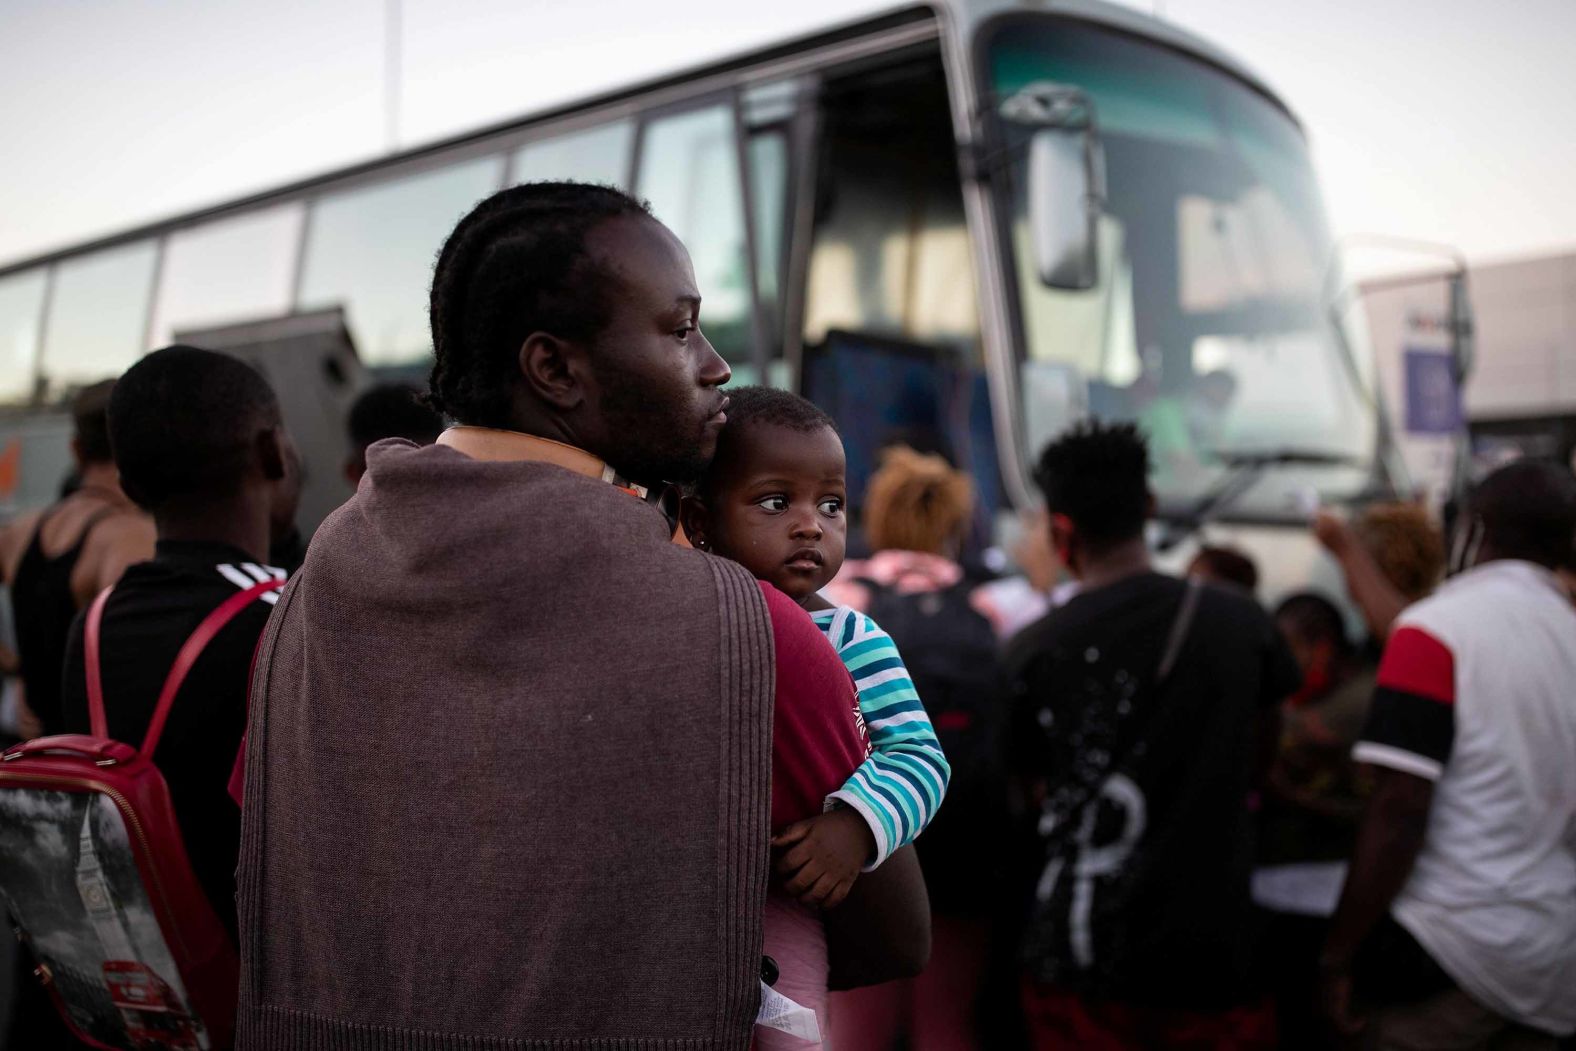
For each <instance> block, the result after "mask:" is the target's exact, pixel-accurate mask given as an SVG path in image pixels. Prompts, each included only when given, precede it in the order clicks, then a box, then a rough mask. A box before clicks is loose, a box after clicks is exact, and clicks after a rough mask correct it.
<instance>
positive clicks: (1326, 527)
mask: <svg viewBox="0 0 1576 1051" xmlns="http://www.w3.org/2000/svg"><path fill="white" fill-rule="evenodd" d="M1313 535H1314V538H1315V539H1317V540H1318V541H1319V543H1320V544H1322V545H1323V546H1324V549H1325V550H1326V551H1328V552H1329V553H1330V554H1332V555H1334V556H1335V557H1336V558H1340V557H1341V556H1342V555H1344V554H1345V553H1346V552H1347V550H1348V549H1350V548H1351V546H1352V543H1353V542H1354V541H1355V540H1356V537H1354V536H1353V534H1352V527H1351V526H1349V525H1347V524H1346V521H1345V519H1343V518H1341V517H1340V516H1339V515H1336V514H1333V513H1331V512H1329V511H1320V512H1319V513H1318V514H1316V515H1314V518H1313Z"/></svg>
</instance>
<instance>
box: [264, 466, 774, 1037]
mask: <svg viewBox="0 0 1576 1051" xmlns="http://www.w3.org/2000/svg"><path fill="white" fill-rule="evenodd" d="M773 681H774V680H773V653H772V633H771V628H770V624H769V622H768V618H767V613H766V609H765V605H764V603H763V602H762V599H761V596H760V592H759V590H758V588H757V586H756V584H755V582H754V581H753V580H752V579H751V578H750V577H749V575H748V574H747V573H745V572H744V571H743V570H742V569H740V568H739V567H737V566H735V565H734V564H733V563H730V562H726V561H724V560H722V559H716V558H708V557H706V556H704V555H701V554H699V553H697V552H694V551H690V550H687V549H684V548H679V547H675V546H673V545H672V544H670V543H669V542H668V536H667V530H666V527H665V523H664V521H663V519H662V517H661V515H660V514H658V513H657V511H655V510H654V509H653V508H651V507H649V506H647V505H646V504H644V503H642V502H641V501H639V500H637V499H635V498H633V497H631V496H629V495H628V494H626V493H624V492H621V491H619V490H617V489H615V488H614V487H613V486H610V485H607V484H606V483H603V482H600V481H595V480H591V479H587V478H584V477H582V476H580V475H577V474H574V473H572V472H570V471H567V470H564V469H563V468H560V467H554V466H551V465H547V464H537V463H489V462H480V461H475V460H471V459H468V458H466V457H465V456H463V455H461V454H460V453H458V452H456V451H454V450H452V449H448V448H444V447H441V446H431V447H427V448H422V449H418V448H416V447H414V446H411V445H409V444H408V443H398V442H385V443H380V444H379V445H376V446H374V447H373V448H372V450H371V451H370V453H369V456H368V478H367V479H366V480H365V481H363V483H362V486H361V489H360V491H359V492H358V494H357V495H356V496H355V498H354V499H352V500H351V501H350V502H349V503H348V504H346V505H345V506H344V507H342V508H340V509H339V510H338V511H337V512H335V513H334V514H333V515H331V516H330V517H329V519H328V520H327V521H326V522H324V523H323V526H322V528H321V529H319V531H318V533H317V535H316V537H314V538H313V541H312V544H311V547H310V549H309V551H308V554H307V559H306V564H305V566H304V568H303V569H302V570H301V572H300V574H299V575H298V576H297V577H296V578H295V580H294V581H293V582H292V583H291V585H290V586H289V587H288V588H287V589H286V590H285V592H284V594H283V596H282V598H281V599H280V602H279V605H278V607H277V608H276V610H275V613H274V615H273V618H272V620H271V621H270V623H269V627H268V630H267V632H266V633H265V635H264V637H263V641H262V648H261V650H260V651H259V655H258V660H257V667H256V672H255V675H254V679H253V684H252V708H251V712H252V714H251V725H250V734H249V745H248V753H247V762H248V766H247V773H246V806H245V812H244V821H243V829H242V847H241V864H240V874H239V877H240V878H239V888H240V890H239V915H240V928H241V951H242V956H243V963H242V979H241V995H240V1017H239V1019H238V1021H237V1031H238V1043H239V1047H240V1048H242V1049H244V1051H264V1049H267V1051H276V1049H278V1051H290V1049H297V1048H299V1049H314V1051H315V1049H330V1048H332V1049H335V1051H341V1049H362V1048H366V1049H385V1048H387V1049H395V1048H398V1049H400V1051H427V1049H433V1051H439V1049H442V1051H451V1049H452V1051H459V1049H461V1048H463V1049H466V1051H493V1049H505V1048H508V1049H520V1051H525V1049H533V1051H534V1049H544V1051H545V1049H552V1048H576V1049H586V1051H590V1049H624V1048H628V1049H651V1051H656V1049H664V1051H681V1049H682V1051H702V1049H714V1048H715V1049H728V1051H743V1049H744V1048H746V1047H747V1046H748V1044H749V1040H750V1031H751V1023H752V1020H753V1018H754V1015H755V1011H756V1007H757V1001H758V998H759V996H758V994H759V984H758V981H757V975H758V974H759V966H760V950H761V908H762V901H763V896H764V891H765V886H766V875H767V874H766V864H767V858H768V847H767V835H768V828H767V826H768V808H769V800H770V783H769V780H770V750H771V708H772V691H773Z"/></svg>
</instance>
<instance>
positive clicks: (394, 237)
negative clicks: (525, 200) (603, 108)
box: [296, 157, 503, 366]
mask: <svg viewBox="0 0 1576 1051" xmlns="http://www.w3.org/2000/svg"><path fill="white" fill-rule="evenodd" d="M502 181H503V158H502V157H481V158H478V159H476V160H470V161H462V162H461V163H459V164H454V165H451V166H449V167H446V168H439V169H437V170H436V171H425V172H421V173H420V174H417V175H408V176H405V177H404V178H398V179H392V180H385V181H383V182H378V183H374V184H371V185H367V186H358V187H356V188H354V189H351V190H346V191H343V192H341V193H337V194H332V195H329V196H325V197H321V198H319V199H318V200H317V201H315V202H313V205H312V214H311V218H310V219H309V221H308V223H307V244H306V256H305V261H304V263H303V269H302V272H301V275H300V292H299V295H298V296H297V297H296V309H297V310H298V311H308V310H318V309H323V308H326V307H332V306H342V307H344V308H345V319H346V322H347V324H348V325H349V327H350V333H351V336H352V337H353V338H354V340H355V344H356V352H357V354H358V355H359V356H360V358H361V360H362V361H363V362H365V363H366V364H368V365H390V366H393V365H418V364H421V363H424V362H425V361H426V360H427V358H428V356H429V355H430V354H431V353H432V336H431V332H430V330H429V328H428V325H427V300H428V292H429V290H430V287H431V284H432V266H433V261H434V260H435V259H437V258H438V249H440V248H441V247H443V239H444V238H445V237H447V236H448V235H449V232H450V231H451V230H453V229H454V224H455V223H457V222H459V220H460V218H461V216H463V215H464V214H465V213H466V212H467V211H469V210H470V208H471V206H472V205H474V204H475V203H476V202H477V201H479V200H481V199H482V198H483V197H486V196H487V195H488V194H490V193H492V192H493V191H494V190H496V189H498V187H499V185H500V183H502Z"/></svg>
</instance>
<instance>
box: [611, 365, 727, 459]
mask: <svg viewBox="0 0 1576 1051" xmlns="http://www.w3.org/2000/svg"><path fill="white" fill-rule="evenodd" d="M597 382H598V383H599V385H600V386H601V388H602V417H603V420H604V421H605V423H606V426H607V432H608V435H609V436H610V439H611V443H612V447H611V448H609V449H608V450H607V451H606V453H605V454H604V458H605V459H606V460H607V462H608V463H610V464H612V465H613V468H614V469H615V470H617V471H618V473H619V474H622V475H624V476H625V477H626V478H629V479H631V480H633V481H636V482H640V483H642V484H645V485H653V484H656V483H658V482H673V483H676V484H681V485H682V484H685V483H688V482H693V481H695V480H696V479H697V478H699V477H700V476H701V474H702V473H703V472H704V471H705V470H706V468H707V466H708V465H709V464H710V463H711V457H710V456H708V455H706V454H705V452H704V451H703V450H702V447H701V434H702V430H703V421H701V420H687V419H686V420H669V421H663V420H661V419H659V418H658V417H657V416H656V415H655V414H654V413H653V412H652V408H651V402H650V400H649V399H648V398H646V397H645V396H644V392H643V390H642V389H641V388H640V387H639V386H638V385H637V384H635V383H633V382H631V381H630V379H629V378H628V376H627V375H626V374H624V373H622V372H619V371H617V370H612V369H609V370H606V371H605V372H604V371H603V370H600V369H599V370H598V376H597Z"/></svg>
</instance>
